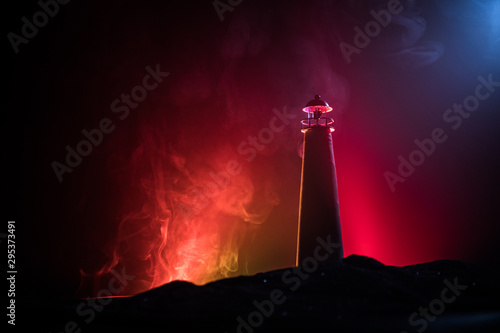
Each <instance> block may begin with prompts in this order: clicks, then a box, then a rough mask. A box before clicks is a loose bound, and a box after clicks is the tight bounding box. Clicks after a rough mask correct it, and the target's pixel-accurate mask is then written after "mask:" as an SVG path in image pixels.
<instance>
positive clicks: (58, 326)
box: [20, 255, 500, 333]
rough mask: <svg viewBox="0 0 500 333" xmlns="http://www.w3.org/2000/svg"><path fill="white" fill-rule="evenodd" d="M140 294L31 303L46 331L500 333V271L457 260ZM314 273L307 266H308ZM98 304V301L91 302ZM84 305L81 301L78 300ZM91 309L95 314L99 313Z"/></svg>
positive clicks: (336, 266) (322, 269)
mask: <svg viewBox="0 0 500 333" xmlns="http://www.w3.org/2000/svg"><path fill="white" fill-rule="evenodd" d="M314 263H315V262H314V261H309V262H308V263H307V264H308V265H309V266H307V267H301V268H300V269H299V268H290V269H281V270H275V271H270V272H266V273H260V274H257V275H254V276H240V277H236V278H229V279H224V280H219V281H216V282H213V283H209V284H207V285H204V286H196V285H193V284H191V283H188V282H180V281H176V282H172V283H169V284H167V285H164V286H162V287H159V288H156V289H154V290H150V291H148V292H145V293H142V294H139V295H136V296H134V297H125V298H113V299H106V300H101V301H104V302H105V303H106V302H107V303H109V304H106V305H105V306H100V305H99V304H98V303H96V304H97V305H96V306H95V308H94V309H96V311H91V310H90V309H92V307H90V306H88V300H79V299H72V300H57V301H45V302H44V301H41V300H36V301H31V302H29V303H28V304H29V309H22V310H20V313H21V312H24V311H25V310H30V311H33V312H32V313H33V315H32V316H31V318H33V320H34V321H33V322H32V324H39V326H40V329H39V330H38V331H50V332H80V331H78V330H81V332H108V331H112V332H204V331H209V332H278V331H283V332H287V331H293V332H404V331H406V332H408V333H410V332H424V331H425V332H497V330H498V328H499V327H500V285H499V282H500V273H499V270H498V267H495V268H486V267H484V266H477V265H474V264H467V263H464V262H460V261H451V260H439V261H435V262H430V263H424V264H419V265H412V266H405V267H393V266H386V265H383V264H381V263H380V262H378V261H376V260H374V259H371V258H368V257H363V256H354V255H352V256H349V257H347V258H345V259H343V260H341V261H339V262H321V263H319V264H318V265H317V266H315V265H314ZM306 271H309V272H310V273H306ZM94 301H95V300H94ZM82 304H83V305H82ZM94 315H95V316H94Z"/></svg>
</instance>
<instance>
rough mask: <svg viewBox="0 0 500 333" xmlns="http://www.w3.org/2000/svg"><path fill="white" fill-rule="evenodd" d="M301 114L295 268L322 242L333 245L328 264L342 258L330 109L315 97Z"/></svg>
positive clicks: (312, 255)
mask: <svg viewBox="0 0 500 333" xmlns="http://www.w3.org/2000/svg"><path fill="white" fill-rule="evenodd" d="M302 111H304V112H306V113H307V118H305V119H302V120H301V131H302V133H304V145H303V147H304V148H303V149H304V152H303V158H302V174H301V183H300V206H299V226H298V237H297V257H296V264H297V266H299V265H300V264H301V263H302V262H303V260H304V259H306V258H308V257H314V256H315V249H316V252H317V247H318V244H321V242H324V241H325V240H327V241H328V242H330V243H335V244H336V245H337V246H336V248H335V250H334V251H333V253H330V254H329V257H328V260H340V259H342V258H343V257H344V253H343V249H342V234H341V230H340V214H339V198H338V193H337V174H336V171H335V158H334V155H333V144H332V133H333V131H334V128H333V119H332V118H330V117H328V116H327V115H328V112H331V111H332V108H331V107H330V106H329V105H328V103H327V102H325V101H324V100H322V99H321V96H319V95H316V96H314V99H313V100H311V101H310V102H309V103H307V105H306V106H305V108H303V109H302ZM316 255H317V254H316Z"/></svg>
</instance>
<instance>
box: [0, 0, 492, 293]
mask: <svg viewBox="0 0 500 333" xmlns="http://www.w3.org/2000/svg"><path fill="white" fill-rule="evenodd" d="M385 5H386V2H385V1H335V2H333V1H331V2H329V1H308V2H303V1H273V2H268V1H257V0H255V1H252V0H245V1H243V2H242V3H241V4H240V5H238V6H236V7H235V8H234V10H233V11H232V12H229V11H227V12H225V13H224V20H223V21H221V20H220V19H219V16H218V15H217V12H216V10H215V9H214V7H213V4H212V2H211V1H189V2H180V1H176V2H165V1H142V2H132V1H106V2H104V3H102V2H99V1H71V2H69V3H68V4H67V5H61V6H60V8H59V12H58V13H57V15H55V17H53V18H50V19H49V21H48V24H46V25H45V26H44V27H41V28H39V32H38V34H37V35H36V36H35V37H33V38H31V39H30V40H29V42H28V43H27V44H26V45H24V44H22V45H20V46H19V49H20V50H19V53H18V54H15V53H14V51H13V49H12V47H11V45H10V43H9V41H8V39H7V38H5V39H4V43H5V45H6V51H5V52H6V56H5V57H4V65H5V68H6V70H7V92H6V98H7V103H6V107H5V108H4V121H3V133H4V134H5V140H4V147H5V149H6V154H5V157H4V166H6V169H4V178H5V180H6V183H7V184H8V185H7V186H6V187H4V191H5V192H4V193H5V194H4V197H5V198H6V199H7V200H6V203H5V208H4V213H5V215H4V216H5V219H6V220H7V219H9V220H12V219H13V220H16V223H17V227H18V230H17V235H16V237H17V238H16V246H17V250H18V256H17V265H18V272H19V274H18V278H19V279H20V281H22V282H20V283H21V284H20V286H22V287H20V289H21V290H23V292H25V293H27V294H30V295H50V296H54V297H66V296H72V295H74V294H75V293H76V294H78V295H80V296H82V295H84V296H87V295H90V294H92V291H91V290H92V287H90V285H91V284H92V283H91V282H89V281H88V280H87V279H85V278H84V279H81V272H85V273H86V274H88V275H89V276H95V273H96V272H98V271H99V269H101V268H102V267H103V266H104V267H108V268H109V267H120V268H121V267H126V268H127V272H131V274H132V272H133V274H134V275H136V276H140V277H141V278H140V279H137V281H136V283H137V284H136V285H134V289H130V290H128V292H130V293H135V292H139V291H142V290H145V289H148V288H149V287H150V286H151V284H150V283H151V281H152V277H151V274H152V273H151V272H158V270H156V271H155V267H153V270H152V271H151V265H153V266H155V264H157V263H158V262H159V261H161V260H160V259H158V258H156V259H155V253H156V255H158V256H160V255H163V256H164V257H166V259H165V258H164V259H163V260H164V261H165V262H166V263H167V268H166V269H164V270H163V271H162V273H164V274H166V276H163V278H162V279H160V280H158V281H165V282H168V281H169V279H172V276H173V275H169V274H172V267H173V266H172V265H174V264H173V263H174V259H175V260H177V259H178V260H180V261H182V256H181V257H180V259H179V258H177V257H175V254H179V251H180V250H179V249H183V250H182V251H180V252H181V253H189V254H190V255H192V256H193V257H194V258H197V257H200V256H202V255H205V254H207V250H214V251H216V253H215V254H213V255H212V254H210V255H208V254H207V257H206V258H220V255H221V254H222V253H224V251H223V249H230V250H231V251H232V252H231V251H229V252H231V253H233V254H234V253H237V254H238V264H239V265H238V267H237V269H235V270H234V269H233V270H234V271H233V272H231V271H227V270H225V271H224V270H221V269H220V267H219V268H218V271H217V274H222V275H215V276H214V275H211V277H210V278H214V277H215V278H216V277H221V276H227V275H228V276H231V275H237V274H255V273H257V272H260V271H265V270H270V269H277V268H283V267H287V266H292V265H293V264H294V260H295V243H296V232H297V213H298V199H299V185H300V184H299V182H300V167H301V159H300V156H299V155H298V153H297V152H298V150H299V146H300V141H301V133H300V130H299V119H300V118H301V117H302V116H303V114H301V113H302V112H301V111H300V109H301V108H302V107H303V105H305V103H306V102H307V101H308V100H309V99H311V98H312V96H313V95H314V94H316V93H320V94H321V95H322V96H323V98H324V99H325V100H327V101H328V102H329V103H330V105H331V106H333V108H334V111H333V113H332V116H333V117H334V119H335V121H336V132H335V133H334V149H335V156H336V160H337V174H338V177H339V179H338V183H339V196H340V206H341V218H342V228H343V229H342V232H343V238H344V252H345V254H346V255H349V254H362V255H367V256H371V257H373V258H375V259H377V260H379V261H381V262H383V263H385V264H389V265H408V264H414V263H419V262H425V261H432V260H437V259H443V258H448V259H459V260H464V261H469V262H478V263H486V264H489V263H496V264H498V263H499V259H498V256H497V254H498V253H499V245H498V244H499V243H498V241H497V237H498V232H499V224H498V222H499V219H498V215H499V207H500V204H499V199H500V198H499V192H498V188H499V185H500V177H499V176H498V170H499V169H500V158H499V152H500V150H499V148H500V140H499V139H500V137H499V129H500V127H499V125H498V124H499V120H500V116H499V114H500V112H499V111H500V93H499V91H500V88H496V91H495V92H494V93H493V94H492V95H491V97H489V98H488V99H487V100H485V101H481V104H480V107H479V109H478V110H477V111H475V112H474V113H473V114H472V115H471V116H470V117H469V118H468V119H465V120H464V121H463V123H462V126H461V127H460V128H458V129H457V130H452V129H451V127H450V126H449V125H450V124H447V123H445V122H444V121H443V119H442V115H443V113H444V112H445V110H446V109H447V108H450V107H452V105H453V104H454V103H462V101H463V100H464V98H465V97H466V96H468V95H471V94H473V93H474V89H475V87H476V86H477V84H478V83H479V81H478V80H477V77H478V76H480V75H481V76H483V77H485V78H487V77H488V75H492V77H493V80H494V81H500V70H499V69H500V66H499V59H500V53H499V48H500V44H499V38H500V22H499V19H498V17H500V15H499V14H500V2H499V1H493V0H491V1H451V0H449V1H439V2H438V1H402V5H403V7H404V11H403V12H402V13H401V14H400V15H399V16H398V17H393V19H392V22H391V25H389V26H388V27H386V28H383V29H382V31H381V33H380V35H378V36H375V37H374V38H373V39H372V40H371V42H370V44H369V45H368V46H367V47H366V48H364V49H362V50H361V52H360V53H359V54H354V55H353V56H352V61H351V62H350V63H347V62H346V60H345V59H344V58H343V57H342V53H341V52H340V49H339V43H340V42H342V41H344V42H346V43H349V44H352V43H353V42H352V41H353V38H354V31H353V28H354V27H355V26H359V27H364V25H365V24H366V22H368V21H370V20H372V19H373V18H372V17H371V16H370V10H372V9H375V10H380V9H384V8H385ZM6 6H8V7H7V8H8V9H5V10H4V14H5V18H4V22H5V23H6V27H5V30H4V35H5V36H6V35H7V34H8V33H9V32H14V33H17V34H19V33H20V30H21V27H22V24H23V23H22V21H21V18H22V17H23V16H26V17H28V18H29V19H30V20H31V18H32V15H33V14H34V13H35V12H37V11H39V10H40V8H39V5H38V4H37V3H36V2H35V1H25V2H23V3H22V4H20V3H19V2H16V4H15V5H14V4H13V3H9V4H8V5H6ZM157 64H160V68H161V70H162V71H165V72H169V73H170V75H169V76H168V77H167V78H165V79H164V82H162V83H161V84H160V85H159V86H158V87H157V88H156V89H154V90H153V91H151V92H149V94H148V97H147V98H146V99H145V100H144V101H143V102H141V103H140V104H139V106H138V107H137V108H136V109H134V110H131V112H130V115H129V116H128V117H127V118H126V119H124V120H119V118H118V117H117V116H118V115H117V114H115V113H113V112H112V111H111V109H110V104H111V102H112V101H113V100H115V99H116V98H119V96H120V94H122V93H130V91H131V89H132V88H133V87H134V86H136V85H138V84H140V83H141V82H142V79H143V77H144V75H145V74H146V71H145V67H146V66H150V67H152V68H154V67H155V66H156V65H157ZM285 106H286V109H287V110H288V113H290V114H296V115H297V117H296V118H295V119H293V120H291V122H290V124H289V125H287V126H286V127H285V129H284V130H283V131H281V132H279V133H275V138H274V139H273V140H272V142H270V143H269V144H266V145H265V148H264V149H263V150H262V151H260V152H259V153H258V154H257V156H256V157H255V159H254V160H252V161H250V162H249V161H246V158H247V157H248V155H242V154H240V153H238V147H239V145H240V144H241V143H242V142H243V141H245V140H247V137H248V136H249V135H252V136H255V135H257V133H259V131H260V130H261V129H262V128H265V127H269V121H270V119H271V118H272V117H273V116H274V113H273V111H272V110H273V109H274V108H276V109H278V110H280V111H281V110H283V108H284V107H285ZM103 118H110V119H112V121H113V124H114V125H116V128H115V130H114V131H113V132H112V133H110V134H106V135H105V136H104V138H103V141H102V143H101V144H100V145H99V146H98V147H94V149H93V151H92V153H91V154H90V155H89V156H87V157H84V158H83V161H82V163H81V164H80V165H79V166H78V167H76V168H75V170H74V171H73V172H72V173H67V174H65V175H64V180H63V182H62V183H59V182H58V180H57V177H56V176H55V174H54V171H53V170H52V167H51V163H52V162H53V161H59V162H61V163H64V158H65V155H66V151H65V146H66V145H70V146H71V147H75V146H76V144H77V143H78V142H79V141H80V140H82V138H83V136H82V134H81V131H82V130H83V129H92V128H96V127H97V126H98V124H99V121H100V120H101V119H103ZM436 127H440V128H443V129H444V130H445V132H446V134H447V135H448V139H447V141H446V142H444V143H442V144H439V145H437V147H436V151H435V152H434V153H433V154H432V155H431V156H429V157H428V158H426V160H425V162H424V163H423V164H422V165H421V166H419V167H417V168H416V170H415V171H414V173H413V174H412V175H411V176H410V177H408V179H407V180H406V181H405V182H404V183H398V184H397V185H396V187H395V191H394V192H392V191H391V190H390V188H389V186H388V184H387V182H386V180H385V178H384V173H385V172H386V171H390V172H394V173H396V172H397V171H396V170H397V166H398V163H399V162H398V156H399V155H403V156H404V157H406V158H407V157H408V155H409V154H410V153H411V151H413V150H414V149H415V148H416V146H415V144H414V143H413V141H414V140H415V139H420V140H422V139H424V138H429V137H430V135H431V132H432V130H433V129H434V128H436ZM233 159H234V160H237V161H238V162H239V163H240V165H241V166H242V172H241V174H240V175H238V176H237V177H235V178H232V179H231V185H230V186H229V187H228V189H227V190H225V191H223V193H222V194H221V195H218V196H216V198H215V199H214V200H212V201H210V203H209V204H208V206H206V207H204V208H203V209H202V210H201V212H200V214H197V215H195V216H192V217H191V218H188V219H183V218H182V214H181V212H180V208H179V205H180V203H185V204H188V205H189V204H190V203H191V204H192V194H190V193H192V191H193V189H195V188H203V186H204V185H205V184H206V183H207V182H209V181H210V180H211V178H210V176H209V174H210V172H219V171H220V170H223V168H224V165H225V163H226V162H227V161H229V160H233ZM228 202H230V203H231V204H228ZM124 221H127V222H126V223H124ZM165 221H168V228H167V229H168V230H169V232H170V234H171V235H172V237H170V238H169V240H168V242H167V246H166V248H163V249H162V250H160V251H163V252H160V254H158V253H159V252H158V251H159V244H160V243H159V242H161V240H159V239H160V238H159V237H160V236H159V235H160V234H161V232H162V230H164V229H162V226H165V225H166V224H165V223H167V222H165ZM5 223H6V222H5ZM195 231H196V232H195ZM195 233H196V235H197V236H196V237H194V236H193V235H194V234H195ZM189 242H191V243H189ZM185 244H192V245H193V244H194V245H193V249H191V250H186V248H185V247H182V246H183V245H185ZM214 244H217V246H216V247H214ZM155 251H156V252H155ZM183 251H184V252H183ZM186 251H187V252H186ZM189 251H194V252H189ZM196 251H198V252H196ZM217 251H219V252H217ZM113 253H114V254H118V255H119V257H118V258H119V259H118V261H117V262H114V263H113V265H114V264H116V265H117V266H113V265H109V264H110V262H112V258H113ZM169 256H171V257H169ZM203 258H205V257H203ZM217 260H219V259H217ZM217 260H216V261H217ZM205 263H206V261H205ZM106 264H108V266H106ZM169 265H170V266H169ZM203 265H204V264H203V263H202V264H200V266H199V267H198V268H197V269H198V271H197V272H203V267H204V266H203ZM200 267H201V268H200ZM156 268H157V267H156ZM233 268H234V267H233ZM146 272H147V273H146ZM101 273H103V272H101ZM104 273H105V272H104ZM209 273H210V272H209ZM97 276H99V277H100V275H99V274H98V275H97ZM173 278H175V276H174V277H173ZM188 279H189V280H193V281H194V282H200V281H202V282H203V281H206V280H204V278H202V277H200V276H199V275H196V276H195V277H194V278H191V279H190V278H189V276H188ZM82 281H83V283H82V286H81V288H79V285H80V282H82ZM158 281H157V282H158ZM95 288H96V286H94V290H95Z"/></svg>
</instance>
